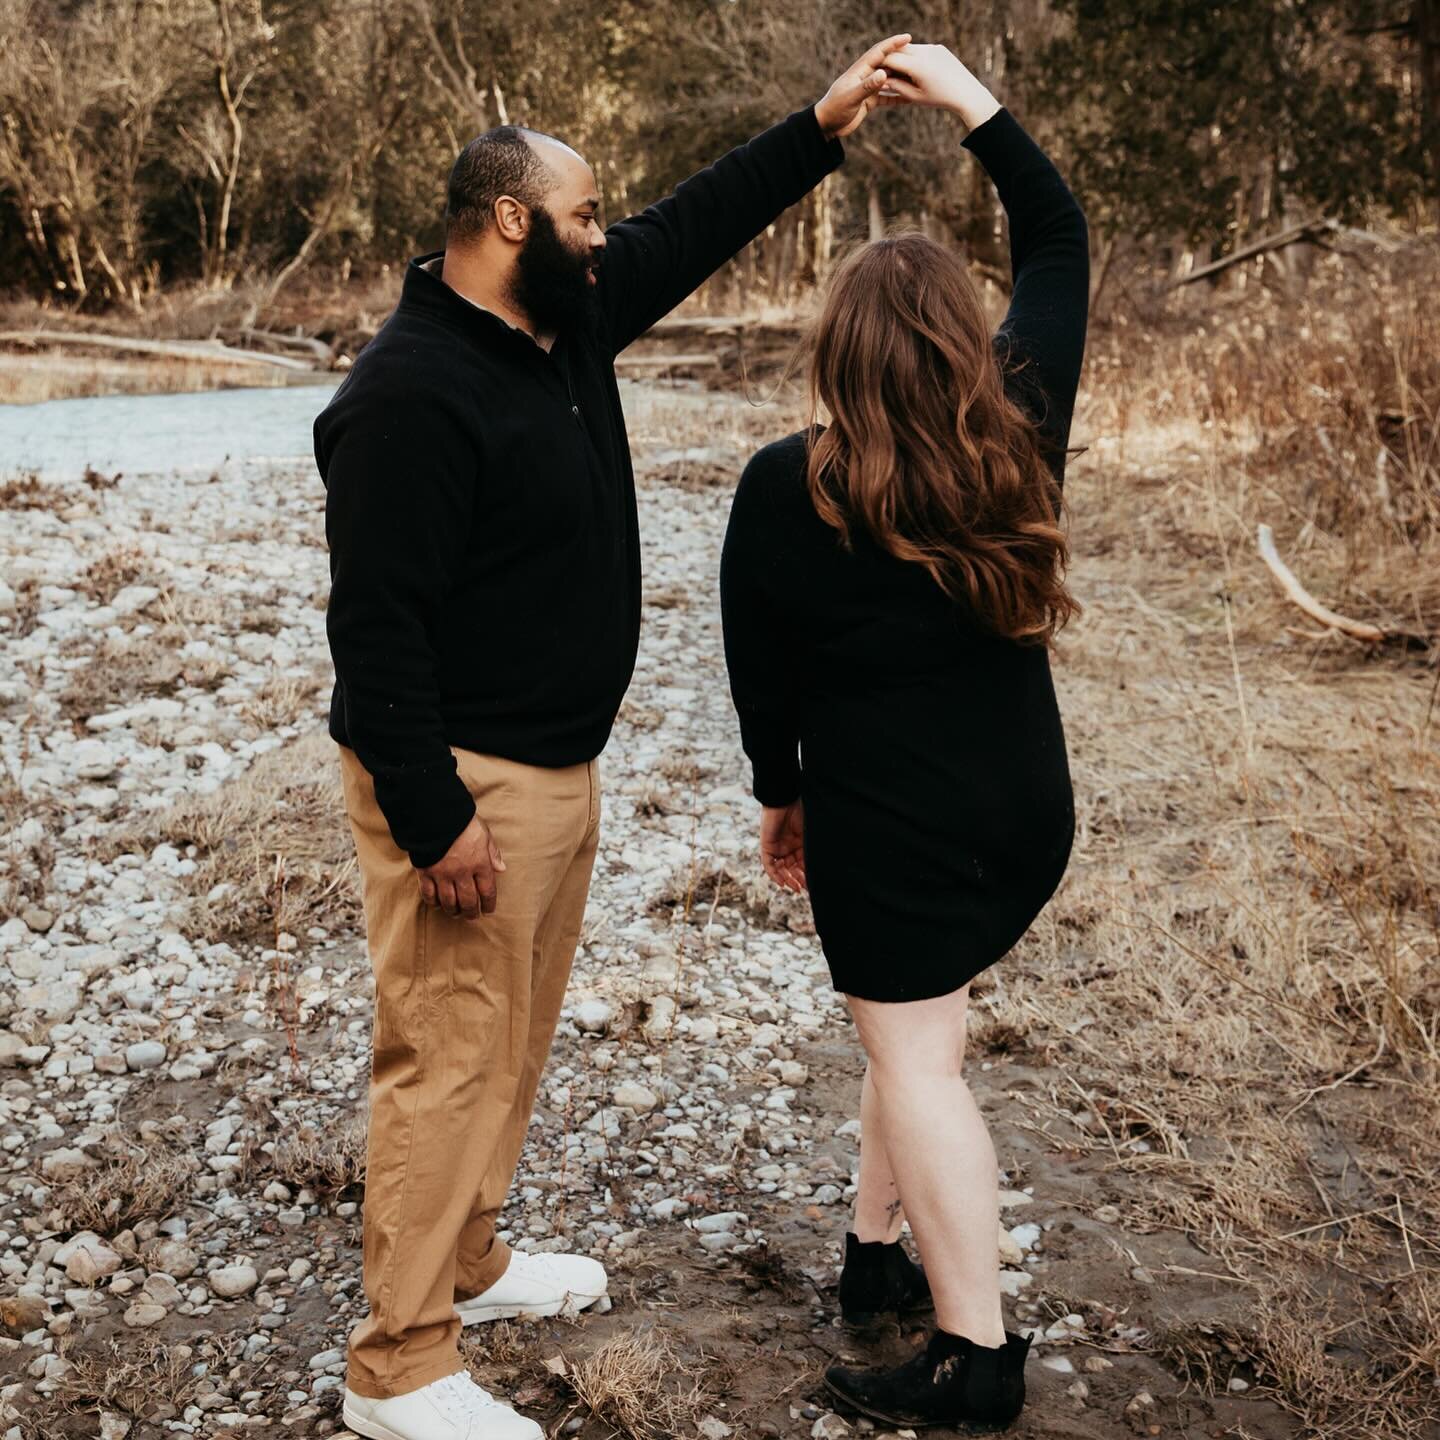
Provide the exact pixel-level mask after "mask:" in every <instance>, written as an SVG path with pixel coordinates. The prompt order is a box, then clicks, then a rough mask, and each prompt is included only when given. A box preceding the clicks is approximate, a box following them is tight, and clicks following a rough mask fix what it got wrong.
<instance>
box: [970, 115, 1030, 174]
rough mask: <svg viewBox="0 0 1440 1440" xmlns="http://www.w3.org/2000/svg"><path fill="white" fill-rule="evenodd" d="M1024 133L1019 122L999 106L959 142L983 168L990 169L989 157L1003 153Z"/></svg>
mask: <svg viewBox="0 0 1440 1440" xmlns="http://www.w3.org/2000/svg"><path fill="white" fill-rule="evenodd" d="M1024 133H1025V132H1024V130H1023V129H1022V128H1021V125H1020V122H1019V121H1018V120H1017V119H1016V118H1015V117H1014V116H1013V115H1012V114H1011V113H1010V111H1009V110H1007V109H1006V108H1005V106H1003V105H1002V106H1001V107H1000V108H999V109H998V110H997V111H996V112H995V113H994V114H993V115H992V116H990V118H989V119H988V120H982V121H981V122H980V124H978V125H977V126H976V127H975V128H974V129H973V130H972V131H970V133H969V134H968V135H966V137H965V138H964V139H963V140H962V141H961V142H960V144H961V146H962V147H963V148H964V149H966V150H969V151H970V152H971V153H972V154H973V155H974V156H975V157H976V158H977V159H978V160H979V161H980V163H981V164H982V165H984V166H985V168H986V169H987V170H988V169H989V168H990V157H992V156H999V155H1001V154H1003V153H1004V151H1005V150H1007V149H1008V148H1009V147H1010V146H1011V145H1012V144H1013V143H1014V141H1015V138H1016V136H1017V135H1023V134H1024Z"/></svg>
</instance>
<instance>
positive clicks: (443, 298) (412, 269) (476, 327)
mask: <svg viewBox="0 0 1440 1440" xmlns="http://www.w3.org/2000/svg"><path fill="white" fill-rule="evenodd" d="M444 256H445V252H444V250H432V251H430V252H429V253H428V254H425V255H417V256H415V258H414V259H412V260H411V261H410V263H409V264H408V265H407V266H406V267H405V279H404V282H403V284H402V285H401V288H400V305H399V308H400V309H403V310H411V311H418V312H421V313H424V314H427V315H430V316H432V317H433V318H435V319H437V320H439V321H441V322H442V323H443V324H446V325H449V326H451V327H452V328H453V329H457V330H459V331H460V333H461V334H464V335H466V336H469V337H471V338H473V339H475V340H477V341H479V342H481V343H486V344H492V345H493V344H494V342H495V340H496V338H497V337H498V338H500V339H501V340H510V339H512V338H514V339H519V340H523V341H524V342H525V344H526V345H527V346H528V347H529V348H530V349H532V350H534V351H536V352H537V353H538V354H539V355H541V356H544V355H547V354H549V355H553V354H554V353H555V346H556V345H558V344H559V343H560V336H559V335H557V336H556V337H555V340H554V341H552V342H551V345H550V349H549V351H547V350H546V349H545V347H544V346H543V345H541V344H540V343H539V342H538V341H537V340H536V339H535V337H534V336H533V335H531V334H530V333H529V332H528V331H525V330H522V329H521V328H520V327H519V326H518V325H512V324H511V323H510V321H508V320H507V319H506V318H505V317H504V316H503V315H497V314H496V313H495V311H493V310H488V309H486V307H485V306H483V305H480V304H477V303H476V302H475V301H474V300H469V299H467V298H466V297H465V296H464V295H461V294H460V293H459V291H457V290H456V289H454V287H453V286H451V285H447V284H446V283H445V280H444V279H443V277H441V276H440V275H438V274H437V273H436V272H435V271H433V270H427V269H426V268H425V267H426V266H427V265H429V264H430V263H431V261H434V260H440V261H442V262H443V260H444Z"/></svg>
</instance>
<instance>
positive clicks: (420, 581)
mask: <svg viewBox="0 0 1440 1440" xmlns="http://www.w3.org/2000/svg"><path fill="white" fill-rule="evenodd" d="M843 159H844V148H843V146H842V145H841V144H840V142H839V141H837V140H827V139H826V138H825V135H824V133H823V132H822V130H821V129H820V125H819V122H818V120H817V119H816V117H815V112H814V109H813V107H806V108H805V109H803V110H797V111H796V112H795V113H794V114H793V115H791V116H789V117H788V118H787V119H785V120H783V121H781V122H780V123H779V124H778V125H774V126H772V127H771V128H770V129H768V130H766V131H764V132H763V133H762V134H760V135H757V136H756V137H755V138H754V139H752V140H750V141H749V142H747V143H746V144H744V145H741V146H738V147H737V148H736V149H734V150H732V151H730V152H729V154H727V155H725V156H724V157H723V158H722V159H720V160H718V161H717V162H716V163H715V164H714V165H711V166H709V167H707V168H706V169H704V170H701V171H700V172H699V173H698V174H696V175H693V176H691V177H690V179H688V180H686V181H683V182H682V183H681V184H680V185H679V186H678V187H677V188H676V190H675V193H674V194H673V195H670V196H669V197H667V198H666V199H664V200H661V201H660V202H658V203H657V204H655V205H652V206H650V207H649V208H648V209H646V210H645V211H643V212H642V213H641V214H639V215H635V216H632V217H631V218H630V219H627V220H621V221H619V222H617V223H616V224H614V225H611V226H610V227H609V228H608V229H607V230H606V232H605V237H606V245H605V251H604V256H603V259H602V262H601V267H600V275H599V284H598V286H597V291H596V299H597V303H598V316H597V323H596V325H595V326H593V327H576V328H574V329H572V330H571V331H569V332H563V331H562V332H561V334H560V335H559V336H557V338H556V340H555V342H554V344H553V345H552V347H551V349H550V352H549V353H548V354H547V353H546V352H545V351H544V350H543V349H541V347H540V346H539V345H537V344H536V343H535V342H534V341H533V340H532V339H531V338H530V337H529V336H528V335H526V334H525V333H524V332H523V331H520V330H516V329H514V328H513V327H512V326H510V325H508V324H507V323H506V322H505V321H503V320H502V319H500V317H499V316H497V315H494V314H492V313H490V312H489V311H486V310H482V309H480V308H479V307H478V306H475V305H472V304H471V303H470V302H469V301H468V300H466V299H464V298H463V297H462V296H460V295H458V294H456V293H455V291H453V290H452V289H451V288H450V287H449V286H448V285H446V284H445V282H444V281H443V280H441V279H440V278H439V277H438V276H437V275H434V274H432V273H431V272H430V271H428V270H425V269H422V268H421V265H422V264H423V263H424V262H425V261H427V260H430V259H433V258H434V256H420V257H418V258H417V259H415V260H412V261H411V262H410V264H409V266H408V267H407V269H406V272H405V279H404V284H403V287H402V290H401V296H400V302H399V304H398V305H397V307H396V309H395V311H394V313H393V314H392V315H391V316H390V318H389V319H388V320H387V321H386V322H385V324H384V325H383V326H382V327H381V329H380V332H379V334H378V335H376V337H375V339H374V340H373V341H371V343H370V344H369V345H367V346H366V347H365V349H364V350H363V351H362V352H361V354H360V355H359V357H358V358H357V360H356V362H355V366H354V369H353V370H351V372H350V374H349V375H348V376H346V378H345V381H344V383H343V384H341V386H340V388H339V389H338V390H337V391H336V392H335V395H334V397H333V398H332V400H331V401H330V403H329V404H328V405H327V406H326V407H325V409H324V410H323V411H322V412H321V413H320V415H319V416H318V417H317V419H316V421H315V458H316V462H317V464H318V466H319V469H320V474H321V476H322V478H323V479H324V481H325V486H326V492H327V500H326V508H325V533H326V538H327V540H328V542H329V546H330V575H331V590H330V605H329V610H328V613H327V617H326V629H327V632H328V634H329V639H330V651H331V655H332V657H333V659H334V662H335V677H336V683H335V692H334V697H333V699H332V702H331V707H330V734H331V735H332V736H333V737H334V738H335V739H336V740H337V741H339V742H340V743H341V744H342V745H348V746H349V747H351V748H352V749H353V750H354V751H355V753H356V755H357V756H358V757H359V759H360V762H361V763H362V764H363V765H364V766H365V768H366V769H367V770H368V771H369V772H370V774H371V775H372V776H373V777H374V780H375V794H376V799H377V800H378V802H379V805H380V808H381V810H382V811H383V813H384V815H385V818H386V821H387V822H388V824H389V826H390V832H391V834H392V835H393V837H394V839H395V842H396V844H397V845H399V846H400V847H401V848H402V849H404V850H406V851H407V852H408V853H409V856H410V859H411V861H412V863H414V864H415V865H417V866H423V865H430V864H433V863H434V862H435V861H436V860H438V859H439V858H440V857H441V856H442V855H444V854H445V852H446V851H447V850H448V849H449V847H450V845H451V844H452V843H453V841H454V840H455V839H456V837H457V836H458V835H459V834H460V832H461V831H462V830H463V829H464V828H465V826H466V825H467V824H468V823H469V822H470V819H471V817H472V816H473V815H474V814H475V804H474V801H473V800H472V798H471V796H470V792H469V791H468V790H467V788H466V786H465V783H464V781H463V780H461V778H460V776H459V774H458V772H457V769H456V765H455V758H454V756H453V755H452V754H451V750H450V747H451V746H452V745H453V746H455V747H457V748H459V749H465V750H476V751H480V752H482V753H484V754H490V755H499V756H502V757H504V758H506V759H511V760H519V761H522V762H524V763H527V764H531V765H545V766H564V765H574V764H579V763H582V762H584V761H587V760H591V759H593V758H594V757H595V756H596V755H598V754H599V753H600V751H601V750H602V749H603V748H604V746H605V742H606V740H607V739H608V738H609V735H610V729H611V726H612V725H613V724H614V720H615V715H616V712H617V711H618V710H619V708H620V702H621V700H622V699H623V697H624V694H625V689H626V687H627V686H628V685H629V683H630V677H631V674H632V673H633V671H634V668H635V655H636V651H637V648H638V646H639V638H640V545H639V532H638V524H637V517H636V509H635V477H634V472H633V470H632V468H631V464H630V448H629V443H628V440H627V438H626V434H625V418H624V415H623V413H622V411H621V407H620V392H619V389H618V387H617V385H616V383H615V370H614V364H613V362H614V358H615V356H616V355H617V354H618V353H619V352H620V351H621V350H623V349H624V348H625V347H626V346H627V345H629V344H630V343H631V341H633V340H634V339H635V338H636V337H637V336H639V335H641V334H642V333H643V332H644V331H645V330H647V329H648V328H649V327H650V326H651V325H653V324H654V323H655V321H656V320H658V319H659V318H660V317H661V316H662V315H664V314H665V313H666V312H667V311H669V310H671V309H673V308H674V306H676V305H677V304H679V302H680V301H681V300H683V299H684V298H685V297H686V296H687V295H689V294H690V292H691V291H692V290H694V289H695V288H696V286H698V285H699V284H700V283H701V282H702V281H703V280H705V279H706V277H707V276H709V275H710V274H712V273H713V272H714V271H715V270H716V269H717V268H718V267H719V266H720V265H722V264H723V263H724V262H725V261H726V260H728V259H729V258H730V257H731V256H733V255H734V254H735V253H736V252H737V251H739V250H740V249H742V248H743V247H744V246H745V245H746V244H748V243H749V242H750V241H751V240H752V239H754V237H755V236H756V235H758V234H759V233H760V232H761V231H762V230H763V229H764V228H765V227H766V226H767V225H768V224H770V222H771V221H772V220H774V219H775V218H776V216H777V215H779V214H780V213H781V212H782V211H783V210H785V209H786V208H787V207H788V206H790V205H792V204H794V203H795V202H796V201H797V200H799V199H800V198H801V197H802V196H804V195H805V194H806V193H807V192H808V191H809V190H811V189H812V188H813V187H814V186H815V185H816V184H817V183H818V182H819V181H820V180H821V179H823V178H824V177H825V176H826V175H827V174H829V173H830V171H832V170H834V169H835V168H836V167H837V166H838V165H839V164H840V162H841V161H842V160H843Z"/></svg>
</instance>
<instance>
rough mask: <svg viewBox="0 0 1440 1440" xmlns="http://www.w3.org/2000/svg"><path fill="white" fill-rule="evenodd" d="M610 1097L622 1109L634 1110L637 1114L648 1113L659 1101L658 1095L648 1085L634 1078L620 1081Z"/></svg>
mask: <svg viewBox="0 0 1440 1440" xmlns="http://www.w3.org/2000/svg"><path fill="white" fill-rule="evenodd" d="M610 1098H611V1099H612V1100H613V1101H614V1102H615V1104H617V1105H619V1106H620V1107H621V1108H622V1109H626V1110H634V1111H635V1112H636V1114H638V1115H646V1114H648V1113H649V1112H650V1111H651V1110H653V1109H654V1108H655V1107H656V1105H658V1104H659V1103H660V1099H659V1097H658V1096H657V1095H656V1094H655V1092H654V1091H653V1090H652V1089H650V1087H649V1086H648V1085H641V1084H639V1083H638V1082H637V1081H634V1080H624V1081H621V1083H620V1084H619V1085H617V1086H616V1087H615V1089H614V1091H613V1092H612V1093H611V1096H610Z"/></svg>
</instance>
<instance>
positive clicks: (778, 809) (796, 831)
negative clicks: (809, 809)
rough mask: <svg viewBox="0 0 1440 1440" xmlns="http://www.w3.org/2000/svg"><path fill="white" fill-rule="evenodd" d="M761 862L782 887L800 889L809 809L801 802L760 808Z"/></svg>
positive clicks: (803, 873)
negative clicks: (806, 820)
mask: <svg viewBox="0 0 1440 1440" xmlns="http://www.w3.org/2000/svg"><path fill="white" fill-rule="evenodd" d="M760 863H761V864H762V865H763V866H764V867H765V873H766V874H767V875H768V876H769V877H770V878H771V879H772V880H773V881H774V882H775V883H776V884H777V885H779V886H780V887H781V888H782V889H785V890H795V891H800V890H804V889H806V888H807V887H806V884H805V810H804V807H803V806H802V805H801V803H800V801H798V800H792V801H791V802H790V804H788V805H780V806H772V805H765V806H762V807H761V810H760Z"/></svg>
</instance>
